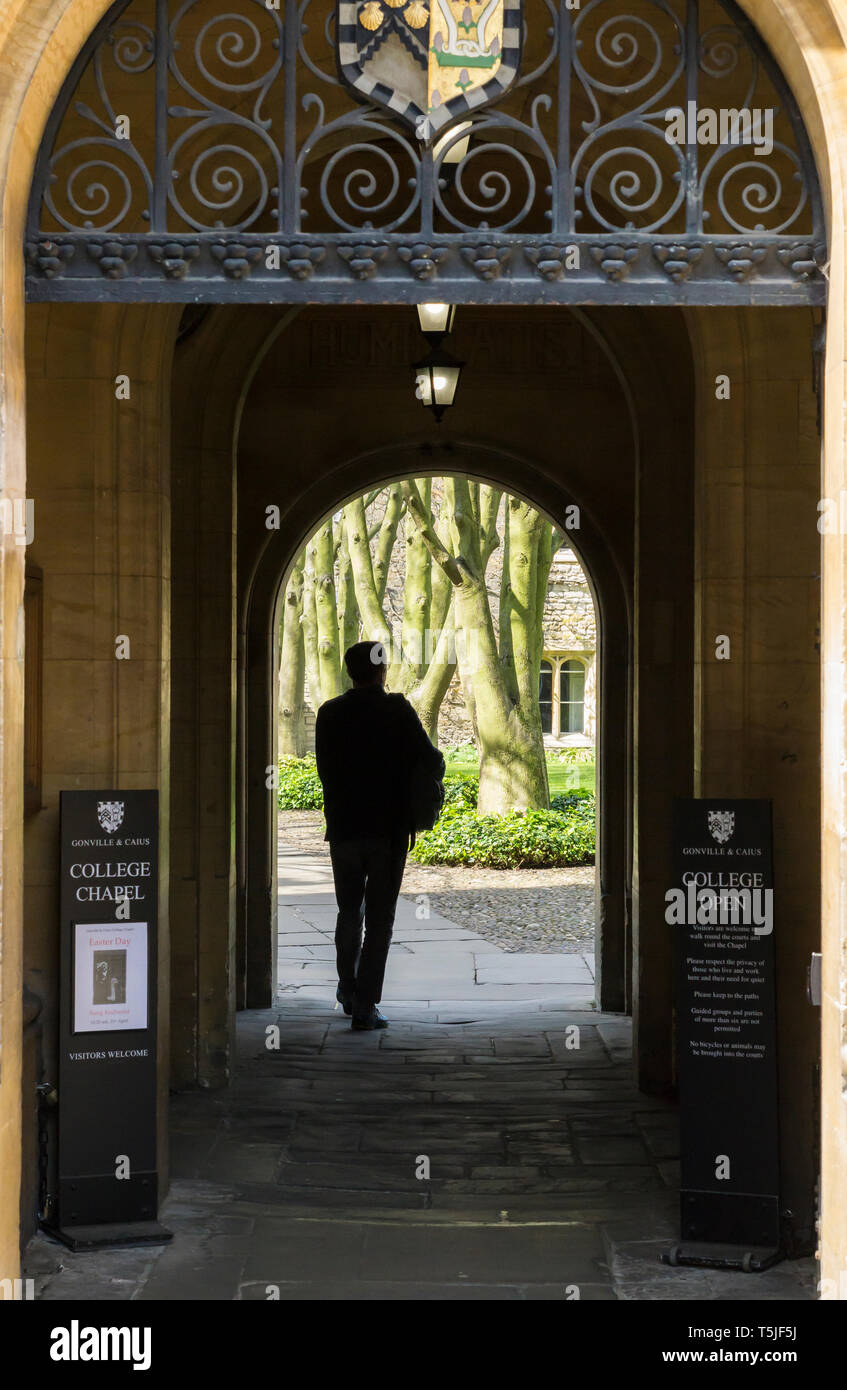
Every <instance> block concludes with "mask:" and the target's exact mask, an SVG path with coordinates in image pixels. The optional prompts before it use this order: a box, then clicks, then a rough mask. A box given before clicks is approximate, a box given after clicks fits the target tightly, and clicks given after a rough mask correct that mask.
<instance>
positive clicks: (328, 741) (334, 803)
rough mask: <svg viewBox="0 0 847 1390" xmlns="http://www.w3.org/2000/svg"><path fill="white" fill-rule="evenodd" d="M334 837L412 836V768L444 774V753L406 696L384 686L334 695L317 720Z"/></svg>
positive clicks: (317, 749) (320, 770) (317, 752)
mask: <svg viewBox="0 0 847 1390" xmlns="http://www.w3.org/2000/svg"><path fill="white" fill-rule="evenodd" d="M315 755H316V757H317V763H318V776H319V777H320V779H321V782H322V783H323V789H324V814H325V815H326V839H327V840H359V839H369V838H371V837H376V836H385V835H389V836H392V837H394V838H397V839H402V838H404V837H408V835H409V834H410V833H411V829H412V815H411V809H410V804H409V791H410V780H411V776H412V771H413V769H414V768H415V766H416V765H417V764H418V763H420V764H422V766H423V767H424V768H426V770H428V771H431V772H432V775H433V776H434V777H443V776H444V758H443V757H442V755H441V753H439V751H438V749H437V748H434V747H433V745H432V744H431V743H430V741H429V738H428V737H427V734H426V730H425V729H424V727H423V724H422V723H421V721H420V720H419V718H418V716H417V714H416V713H415V711H414V709H413V708H412V706H411V705H410V704H409V701H408V700H407V699H406V698H405V696H403V695H389V694H387V692H386V691H385V690H384V689H383V687H382V686H381V685H374V686H363V687H361V688H360V689H358V690H355V689H354V690H347V691H345V692H344V694H343V695H339V696H337V697H336V698H335V699H334V700H327V702H326V704H324V705H321V707H320V709H319V710H318V717H317V721H316V723H315Z"/></svg>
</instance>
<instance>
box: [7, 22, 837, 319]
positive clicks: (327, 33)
mask: <svg viewBox="0 0 847 1390" xmlns="http://www.w3.org/2000/svg"><path fill="white" fill-rule="evenodd" d="M280 2H281V3H284V0H280ZM433 2H434V3H440V0H433ZM487 2H488V3H489V4H490V0H487ZM345 3H346V0H340V4H345ZM400 3H401V0H395V3H394V4H391V5H390V4H388V0H357V3H356V4H353V5H352V6H348V9H349V8H352V10H353V11H355V12H357V13H362V12H363V7H364V6H365V5H368V4H376V5H377V6H378V7H379V8H381V9H382V11H383V22H384V21H385V18H386V16H387V14H388V11H390V16H388V18H391V20H392V22H393V23H394V26H395V29H396V27H397V24H398V23H399V20H396V19H395V18H394V16H396V13H397V11H398V9H399V5H400ZM402 3H403V4H404V6H405V9H409V8H411V7H412V6H413V5H418V6H423V7H424V8H427V7H428V5H429V3H430V0H402ZM443 3H445V4H447V3H448V0H443ZM501 3H503V7H504V8H503V13H504V15H507V14H511V13H513V10H508V9H507V8H506V6H507V4H508V5H511V6H512V7H514V4H515V0H501ZM471 4H472V5H473V9H470V6H469V5H468V4H466V3H464V0H452V5H453V12H454V13H455V12H458V13H460V14H464V10H465V9H467V10H469V12H470V15H471V21H470V23H472V22H473V20H474V18H475V17H476V19H479V17H480V16H481V15H482V14H483V13H484V10H485V8H486V0H471ZM428 13H429V11H428ZM415 17H419V14H418V12H417V11H416V12H415ZM716 21H717V22H716ZM505 27H506V26H505V25H504V32H505ZM360 28H363V30H364V26H360ZM520 30H521V34H520V54H519V58H520V61H519V65H517V66H516V67H515V72H514V76H510V79H509V85H508V87H504V88H503V90H502V91H501V93H500V95H499V96H497V99H496V101H493V102H492V101H489V97H490V96H491V93H488V94H487V95H486V94H485V92H484V84H481V85H479V86H477V87H476V88H475V89H474V91H476V92H477V93H483V95H477V96H475V95H474V91H471V92H470V96H469V98H468V99H467V101H466V99H465V94H464V92H463V93H462V97H461V101H462V102H463V103H464V104H463V105H462V106H461V107H460V106H456V107H455V108H453V109H451V113H450V118H449V119H447V120H445V121H444V122H443V124H442V126H440V127H432V126H431V127H430V128H429V129H421V121H431V119H432V110H431V109H430V108H428V109H427V110H424V107H423V106H422V105H420V103H417V105H418V107H419V110H420V113H421V114H420V115H417V113H416V112H415V111H408V110H405V111H404V112H403V113H400V112H399V111H398V110H397V109H396V105H395V107H391V105H390V103H388V104H380V103H379V101H375V100H373V99H370V98H367V99H366V94H365V93H364V92H362V91H359V90H355V89H353V90H351V86H350V84H349V82H348V80H347V77H346V76H344V75H343V74H342V71H340V67H341V68H343V64H341V60H340V52H341V43H342V29H341V28H339V27H337V25H336V0H296V2H295V0H290V3H289V4H288V7H287V10H286V11H285V14H284V16H283V14H282V13H281V12H280V11H276V10H275V9H274V8H273V0H271V3H269V4H266V3H265V0H120V3H119V4H117V5H115V6H113V8H112V10H111V11H110V12H109V13H108V15H107V16H106V17H105V19H104V20H103V22H102V23H101V25H100V26H99V28H98V29H97V30H96V31H95V32H94V34H93V35H92V36H91V39H90V40H89V43H88V44H87V45H86V48H85V49H84V50H83V51H82V53H81V54H80V56H79V58H78V60H77V62H76V64H75V65H74V68H73V70H72V71H71V73H70V75H69V77H68V80H67V82H66V84H65V87H64V89H63V92H62V94H61V97H60V100H59V102H58V103H57V106H56V108H55V110H54V112H53V114H52V115H51V118H50V122H49V123H48V127H47V130H46V132H45V137H44V140H43V142H42V147H41V150H40V153H39V157H38V161H37V165H36V173H35V177H34V181H33V187H32V196H31V202H30V208H29V216H28V227H27V235H26V246H25V251H26V258H27V263H28V269H27V293H28V296H29V297H30V298H31V299H97V298H102V297H104V294H106V295H107V296H108V297H111V298H117V299H126V300H130V299H147V300H158V299H163V300H167V299H174V300H180V301H184V300H185V299H187V298H188V299H191V300H195V301H197V302H201V301H207V302H213V301H216V300H227V299H233V298H237V299H243V300H245V301H247V300H274V299H275V300H280V301H297V300H301V301H303V300H320V299H321V298H329V299H332V300H343V299H345V298H349V299H360V298H365V299H371V300H373V301H384V302H391V301H397V300H402V301H409V302H414V301H415V300H420V299H422V298H423V299H425V298H431V297H432V296H433V292H434V287H435V286H436V285H437V286H438V287H439V294H440V295H441V296H442V297H445V298H452V299H456V300H467V301H471V302H472V301H474V300H482V299H490V298H491V297H492V294H493V295H494V297H496V298H498V299H500V300H504V301H511V302H516V303H519V302H523V303H527V302H535V301H537V300H547V299H550V300H555V301H558V302H562V301H568V300H570V301H573V302H641V303H644V302H652V303H678V302H681V301H683V302H692V303H733V302H735V303H739V302H761V303H786V302H794V303H797V302H805V303H808V302H813V303H821V302H823V301H824V299H825V289H826V285H825V277H824V275H823V273H822V268H823V267H825V263H826V249H825V234H824V219H823V211H822V205H821V200H820V194H819V189H818V182H817V177H816V172H815V169H814V163H813V160H812V156H811V152H810V149H809V145H808V141H807V138H806V135H805V131H804V130H803V127H802V123H801V121H800V118H799V115H798V113H797V110H796V107H795V105H794V103H793V100H792V98H791V95H790V92H789V91H788V89H787V88H786V86H785V83H784V81H783V79H782V77H781V75H780V74H779V72H778V70H777V69H776V68H775V67H774V65H773V62H772V60H771V59H770V57H769V55H768V54H767V52H766V50H765V49H764V47H763V45H762V43H761V40H760V39H759V38H758V36H757V35H756V34H755V33H754V32H753V31H752V29H751V28H750V26H749V24H748V23H747V21H746V20H745V19H744V17H743V16H742V15H741V14H740V12H738V11H737V9H736V8H735V6H734V5H733V4H732V3H731V0H584V3H583V4H582V6H581V8H580V9H579V10H574V11H571V10H570V9H569V8H568V5H567V0H523V7H522V24H521V26H520ZM369 32H376V31H369ZM477 32H478V31H477ZM345 41H346V40H345ZM505 52H506V49H505V48H504V49H502V50H501V54H504V53H505ZM419 66H420V64H419ZM501 66H502V63H501ZM506 66H507V67H508V66H510V64H507V65H506ZM453 71H454V72H455V67H454V68H453ZM459 75H460V76H461V75H462V73H461V69H460V70H459ZM372 96H373V93H371V97H372ZM451 100H452V98H451ZM692 102H693V106H694V112H695V116H696V115H697V114H702V112H703V111H704V110H708V109H709V107H710V106H711V107H718V108H719V107H721V103H722V102H723V103H724V104H725V105H726V104H728V103H729V102H732V105H733V108H739V107H740V108H749V109H751V110H752V109H754V107H755V108H762V109H764V108H767V109H768V110H772V111H773V112H774V129H773V141H772V149H771V150H770V152H769V153H768V154H767V155H765V154H764V153H762V152H761V151H760V150H758V149H756V148H754V147H751V146H750V145H749V144H748V145H744V144H739V143H738V142H737V141H732V140H728V141H723V142H721V140H720V139H718V140H717V141H716V142H715V143H713V144H711V145H701V144H698V143H697V141H696V137H695V138H694V139H693V140H692V139H691V137H690V132H689V136H688V138H686V139H685V140H684V141H680V142H678V143H671V142H669V141H668V140H667V138H666V134H667V126H668V114H669V112H670V111H671V110H672V109H675V108H678V109H680V110H685V111H688V110H689V108H690V106H691V103H692ZM407 105H408V103H407ZM151 113H152V119H151ZM121 117H129V120H128V122H127V124H128V127H129V128H128V131H127V130H124V131H123V132H122V133H120V132H119V119H120V118H121ZM494 281H496V282H497V284H496V289H495V288H494V287H493V282H494ZM106 282H108V285H107V283H106Z"/></svg>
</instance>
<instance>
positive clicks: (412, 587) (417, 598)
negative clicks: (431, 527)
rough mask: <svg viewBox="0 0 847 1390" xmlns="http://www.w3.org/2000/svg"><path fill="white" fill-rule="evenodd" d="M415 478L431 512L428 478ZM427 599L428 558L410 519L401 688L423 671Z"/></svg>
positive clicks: (412, 684) (416, 680) (410, 685)
mask: <svg viewBox="0 0 847 1390" xmlns="http://www.w3.org/2000/svg"><path fill="white" fill-rule="evenodd" d="M415 481H416V486H417V490H418V495H419V497H420V498H421V501H422V502H423V505H424V507H425V508H426V510H427V511H428V512H430V515H431V500H432V479H431V478H418V479H416V480H415ZM431 601H432V558H431V556H430V554H429V552H428V550H427V548H426V546H425V545H424V542H423V537H422V535H421V533H420V531H419V530H418V529H417V527H416V526H414V525H413V524H412V523H411V522H410V523H409V524H407V526H406V566H405V581H404V584H403V628H402V638H401V643H402V653H403V673H402V683H401V685H400V687H399V688H400V689H402V690H403V691H407V690H411V689H413V688H414V687H415V686H416V685H418V683H419V682H420V681H421V680H423V677H424V674H425V672H426V667H427V659H426V640H427V633H428V631H429V619H430V606H431ZM431 642H432V638H431V637H430V643H431ZM430 654H431V650H430Z"/></svg>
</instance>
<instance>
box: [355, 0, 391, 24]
mask: <svg viewBox="0 0 847 1390" xmlns="http://www.w3.org/2000/svg"><path fill="white" fill-rule="evenodd" d="M384 18H385V12H384V11H383V10H382V8H381V7H380V6H379V5H378V4H377V0H368V3H367V4H366V5H363V6H362V8H361V10H360V11H359V23H360V24H363V25H364V27H365V28H366V29H371V30H373V29H378V28H379V26H380V24H381V23H382V21H383V19H384Z"/></svg>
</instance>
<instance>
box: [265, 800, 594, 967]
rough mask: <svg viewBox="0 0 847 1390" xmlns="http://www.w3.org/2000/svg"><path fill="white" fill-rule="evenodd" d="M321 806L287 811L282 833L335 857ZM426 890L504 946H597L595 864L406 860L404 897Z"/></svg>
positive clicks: (446, 913) (438, 904)
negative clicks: (492, 865)
mask: <svg viewBox="0 0 847 1390" xmlns="http://www.w3.org/2000/svg"><path fill="white" fill-rule="evenodd" d="M323 833H324V821H323V816H322V815H321V813H320V811H280V813H279V837H280V840H281V841H282V842H283V843H284V844H287V845H291V846H292V848H296V849H300V850H302V851H303V852H304V853H308V854H316V855H320V856H322V857H325V858H326V859H329V846H328V845H327V844H326V842H325V841H324V838H323ZM421 894H426V896H427V897H428V899H429V905H430V907H431V908H432V910H433V911H434V912H437V913H439V914H440V915H441V916H442V917H447V918H448V919H449V920H450V921H451V922H456V923H457V924H458V925H460V926H463V927H467V928H468V929H469V930H470V931H475V932H478V933H479V935H480V936H481V937H483V938H484V939H485V940H486V941H493V942H494V943H495V945H497V946H500V947H502V949H503V950H504V951H532V952H542V953H545V952H546V953H550V954H560V953H567V952H571V951H579V952H582V951H593V950H594V868H593V866H592V865H588V866H586V867H579V868H569V869H482V868H468V867H466V866H457V867H455V868H453V867H449V866H447V865H434V864H432V865H430V864H415V863H413V862H412V861H411V860H409V861H408V863H407V865H406V873H405V876H404V878H403V894H402V895H403V897H404V898H410V899H415V898H417V897H418V896H420V895H421Z"/></svg>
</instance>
